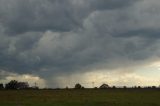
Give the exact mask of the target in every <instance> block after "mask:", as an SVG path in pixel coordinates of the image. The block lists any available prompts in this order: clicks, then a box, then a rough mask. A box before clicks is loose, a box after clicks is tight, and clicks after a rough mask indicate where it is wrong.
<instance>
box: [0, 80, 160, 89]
mask: <svg viewBox="0 0 160 106" xmlns="http://www.w3.org/2000/svg"><path fill="white" fill-rule="evenodd" d="M116 88H118V87H116V86H109V85H108V84H105V83H104V84H102V85H101V86H99V87H94V89H116ZM121 88H123V89H127V88H128V87H127V86H123V87H121ZM130 88H132V89H141V88H147V89H156V88H160V86H159V87H156V86H148V87H141V86H134V87H130ZM2 89H16V90H17V89H39V87H38V86H37V85H36V84H35V86H32V87H30V86H29V84H28V82H18V81H16V80H11V81H10V82H8V83H6V84H5V85H3V84H2V83H0V90H2ZM45 89H47V88H45ZM66 89H69V88H68V87H66ZM74 89H85V88H84V86H82V85H81V84H80V83H77V84H75V86H74Z"/></svg>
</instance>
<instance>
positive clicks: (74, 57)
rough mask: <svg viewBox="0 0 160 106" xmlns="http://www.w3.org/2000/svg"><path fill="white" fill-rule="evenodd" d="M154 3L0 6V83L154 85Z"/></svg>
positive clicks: (159, 28) (158, 54)
mask: <svg viewBox="0 0 160 106" xmlns="http://www.w3.org/2000/svg"><path fill="white" fill-rule="evenodd" d="M159 10H160V0H0V82H1V83H7V82H8V81H10V80H18V81H27V82H29V84H30V85H31V86H33V85H34V83H35V82H36V83H37V85H38V86H40V87H42V88H44V87H47V88H48V87H53V88H58V87H66V86H68V87H73V86H74V84H75V83H81V84H82V85H83V86H84V87H95V86H99V85H101V84H103V83H107V84H109V85H110V86H113V85H116V86H151V85H155V86H159V85H160V21H159V19H160V11H159Z"/></svg>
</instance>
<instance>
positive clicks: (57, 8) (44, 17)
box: [0, 0, 133, 35]
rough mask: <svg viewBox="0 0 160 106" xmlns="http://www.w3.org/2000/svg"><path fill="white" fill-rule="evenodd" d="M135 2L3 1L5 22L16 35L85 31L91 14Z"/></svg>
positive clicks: (123, 0)
mask: <svg viewBox="0 0 160 106" xmlns="http://www.w3.org/2000/svg"><path fill="white" fill-rule="evenodd" d="M131 1H132V2H133V0H119V1H118V2H117V1H115V0H108V1H106V0H100V1H98V2H97V0H87V1H86V0H82V1H78V0H60V1H59V0H45V1H44V0H34V1H33V0H14V1H13V0H1V1H0V4H1V8H0V14H1V23H2V24H3V25H4V26H5V28H6V32H7V33H9V34H11V35H15V34H18V33H25V32H28V31H46V30H48V29H50V30H53V31H70V30H73V29H76V28H81V27H82V25H81V23H82V21H83V19H84V18H85V17H87V16H88V15H89V14H90V13H91V12H93V11H96V10H101V9H110V8H111V9H114V8H120V7H122V6H127V5H128V3H130V2H131Z"/></svg>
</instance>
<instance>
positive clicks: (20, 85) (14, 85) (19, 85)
mask: <svg viewBox="0 0 160 106" xmlns="http://www.w3.org/2000/svg"><path fill="white" fill-rule="evenodd" d="M0 89H38V86H33V87H30V86H29V84H28V82H18V81H16V80H11V81H10V82H8V83H7V84H5V85H3V84H2V83H1V84H0Z"/></svg>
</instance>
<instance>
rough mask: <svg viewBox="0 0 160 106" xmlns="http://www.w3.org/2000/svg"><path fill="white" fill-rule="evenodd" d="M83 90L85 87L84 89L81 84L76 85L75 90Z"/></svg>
mask: <svg viewBox="0 0 160 106" xmlns="http://www.w3.org/2000/svg"><path fill="white" fill-rule="evenodd" d="M82 88H84V87H82V85H81V84H79V83H77V84H76V85H75V89H82Z"/></svg>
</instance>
